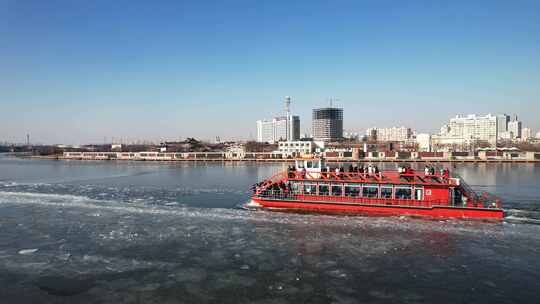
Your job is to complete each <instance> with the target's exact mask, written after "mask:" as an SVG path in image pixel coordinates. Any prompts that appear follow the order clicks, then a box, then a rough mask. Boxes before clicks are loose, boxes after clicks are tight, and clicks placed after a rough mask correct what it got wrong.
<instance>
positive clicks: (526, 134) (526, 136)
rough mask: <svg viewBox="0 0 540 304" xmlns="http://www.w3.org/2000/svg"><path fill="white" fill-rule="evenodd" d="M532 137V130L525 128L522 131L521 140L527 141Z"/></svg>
mask: <svg viewBox="0 0 540 304" xmlns="http://www.w3.org/2000/svg"><path fill="white" fill-rule="evenodd" d="M531 137H532V130H531V129H529V128H523V129H522V130H521V139H522V140H523V141H527V140H529V139H530V138H531Z"/></svg>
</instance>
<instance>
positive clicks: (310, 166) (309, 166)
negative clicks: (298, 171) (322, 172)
mask: <svg viewBox="0 0 540 304" xmlns="http://www.w3.org/2000/svg"><path fill="white" fill-rule="evenodd" d="M306 163H307V165H306V167H307V168H308V169H311V168H313V162H311V161H308V162H306Z"/></svg>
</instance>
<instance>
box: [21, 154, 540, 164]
mask: <svg viewBox="0 0 540 304" xmlns="http://www.w3.org/2000/svg"><path fill="white" fill-rule="evenodd" d="M16 157H20V158H27V159H36V160H39V159H43V160H64V161H71V160H77V161H137V162H140V161H146V162H157V163H160V162H165V163H170V162H262V163H293V162H294V159H283V158H268V159H261V158H202V157H199V158H177V159H168V158H154V159H148V158H142V159H122V158H83V157H79V158H74V157H64V156H62V155H47V156H42V155H39V156H38V155H31V156H30V155H16ZM326 161H327V162H330V163H472V164H476V163H494V164H500V163H534V164H536V163H538V164H540V160H537V159H534V160H527V159H445V158H437V159H381V158H370V159H366V158H363V159H362V158H360V159H348V158H331V159H330V158H327V159H326Z"/></svg>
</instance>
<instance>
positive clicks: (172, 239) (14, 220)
mask: <svg viewBox="0 0 540 304" xmlns="http://www.w3.org/2000/svg"><path fill="white" fill-rule="evenodd" d="M0 214H1V217H0V273H1V274H0V286H2V287H1V291H0V295H1V296H2V301H4V302H6V303H36V302H39V303H178V302H180V303H331V302H334V303H358V302H368V303H393V302H396V303H397V302H400V303H401V302H409V303H417V302H428V303H429V302H437V303H444V302H446V303H455V302H476V303H477V302H486V303H488V302H497V301H500V302H508V301H515V302H530V300H531V299H535V297H536V293H535V290H538V288H540V283H539V282H540V275H539V273H540V261H539V260H538V258H537V256H538V254H539V248H540V233H539V232H540V228H539V227H540V226H538V225H529V224H512V223H483V222H467V221H459V220H444V221H440V220H425V219H412V218H406V217H401V218H400V217H361V216H330V215H310V214H293V213H278V212H246V211H241V210H234V209H219V208H213V209H205V208H191V207H185V206H181V205H153V204H147V203H145V202H140V203H131V204H126V203H124V202H122V201H116V200H111V199H97V198H95V197H92V198H89V197H86V196H81V195H59V194H42V193H34V192H0ZM21 252H22V253H21ZM523 282H526V284H528V286H529V287H528V288H526V289H523V288H521V289H520V292H519V293H516V292H514V290H515V289H517V288H520V287H521V286H522V285H523V284H524V283H523Z"/></svg>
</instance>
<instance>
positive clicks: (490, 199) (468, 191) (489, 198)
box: [452, 173, 502, 208]
mask: <svg viewBox="0 0 540 304" xmlns="http://www.w3.org/2000/svg"><path fill="white" fill-rule="evenodd" d="M452 177H453V178H455V179H458V180H459V187H460V189H461V191H462V192H463V195H464V196H465V197H467V200H468V202H467V203H466V204H467V205H469V206H475V207H482V208H502V206H501V199H500V198H499V197H497V196H495V195H492V194H489V193H487V192H483V193H482V195H479V194H478V193H477V192H476V191H474V189H473V188H472V187H471V186H470V185H469V184H467V183H466V182H465V180H464V179H463V178H462V177H461V176H460V175H459V174H457V173H452Z"/></svg>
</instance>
